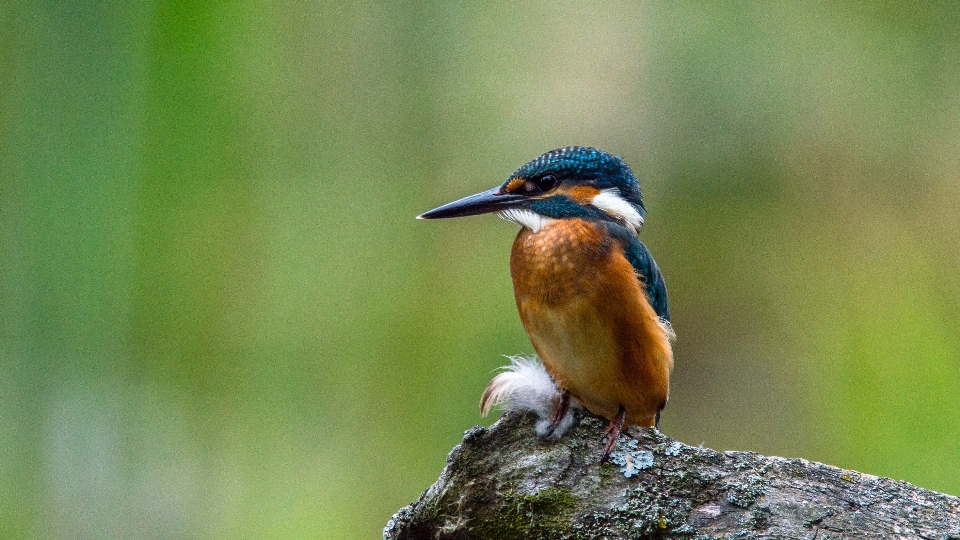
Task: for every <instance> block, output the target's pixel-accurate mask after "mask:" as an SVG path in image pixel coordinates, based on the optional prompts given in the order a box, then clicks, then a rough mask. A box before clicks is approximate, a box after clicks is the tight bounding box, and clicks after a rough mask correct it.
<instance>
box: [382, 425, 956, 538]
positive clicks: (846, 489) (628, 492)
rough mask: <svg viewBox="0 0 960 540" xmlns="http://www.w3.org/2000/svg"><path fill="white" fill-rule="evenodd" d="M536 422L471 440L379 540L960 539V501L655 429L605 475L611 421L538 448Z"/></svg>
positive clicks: (633, 433)
mask: <svg viewBox="0 0 960 540" xmlns="http://www.w3.org/2000/svg"><path fill="white" fill-rule="evenodd" d="M534 420H535V419H534V417H532V416H531V415H525V414H520V413H509V414H506V415H504V416H503V418H501V419H500V420H499V421H498V422H497V423H496V424H494V425H493V426H491V427H490V428H489V429H484V428H481V427H475V428H473V429H471V430H469V431H467V432H466V433H465V434H464V437H463V442H462V443H461V444H460V445H458V446H456V447H455V448H454V449H453V451H451V452H450V455H449V456H448V458H447V466H446V468H445V469H444V471H443V473H442V474H441V475H440V479H439V480H437V482H436V483H435V484H434V485H433V486H431V487H430V488H429V489H427V491H425V492H424V493H423V495H421V496H420V498H419V499H418V500H417V501H416V502H414V503H413V504H411V505H410V506H407V507H406V508H403V509H401V510H400V511H399V512H398V513H397V514H396V515H394V516H393V518H392V519H391V520H390V522H389V523H388V524H387V527H386V528H385V529H384V538H385V539H388V540H405V539H473V538H477V539H480V538H484V539H513V538H517V539H520V538H523V539H546V538H551V539H552V538H569V539H581V538H583V539H586V538H610V539H614V538H654V537H655V538H817V539H825V538H923V539H934V538H936V539H955V540H960V498H957V497H952V496H949V495H944V494H940V493H936V492H932V491H928V490H924V489H920V488H918V487H916V486H913V485H910V484H908V483H906V482H895V481H893V480H890V479H887V478H878V477H876V476H871V475H867V474H862V473H858V472H854V471H846V470H843V469H838V468H836V467H831V466H828V465H823V464H820V463H812V462H809V461H806V460H803V459H784V458H779V457H764V456H760V455H757V454H755V453H753V452H723V453H720V452H716V451H714V450H709V449H706V448H697V447H691V446H687V445H684V444H682V443H679V442H676V441H674V440H673V439H670V438H669V437H666V436H664V435H662V434H661V433H659V432H657V431H654V430H646V429H630V430H628V431H627V433H626V434H625V438H623V439H621V441H620V445H619V446H618V449H617V454H616V456H617V457H619V459H618V460H617V461H619V462H620V464H619V465H618V464H615V463H612V462H608V463H606V464H603V465H601V464H600V452H601V449H602V444H601V437H602V433H603V430H604V428H605V427H606V422H605V421H604V420H602V419H599V418H596V417H593V416H591V415H583V416H581V418H579V420H578V422H577V424H576V426H575V427H574V428H572V429H571V430H570V432H568V433H567V434H566V435H564V437H563V438H561V439H560V440H545V439H542V438H539V437H537V436H536V435H535V434H534V431H533V424H534ZM631 438H632V439H631ZM632 441H636V442H632ZM651 457H652V463H651V459H650V458H651Z"/></svg>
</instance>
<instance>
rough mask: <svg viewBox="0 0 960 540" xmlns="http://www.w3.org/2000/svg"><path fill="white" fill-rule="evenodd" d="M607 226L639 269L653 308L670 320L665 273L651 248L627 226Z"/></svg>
mask: <svg viewBox="0 0 960 540" xmlns="http://www.w3.org/2000/svg"><path fill="white" fill-rule="evenodd" d="M607 228H608V229H609V230H610V232H611V233H612V234H613V236H614V237H615V238H616V239H617V240H618V241H619V242H620V245H621V246H622V247H623V252H624V255H626V257H627V260H628V261H630V264H631V265H633V268H634V269H635V270H636V271H637V274H638V275H639V277H640V282H641V283H642V284H643V288H644V289H645V290H646V291H647V296H648V297H649V298H650V305H652V306H653V310H654V311H656V312H657V315H658V316H659V317H660V318H661V319H663V320H665V321H669V320H670V306H669V304H668V303H667V284H666V283H664V281H663V274H661V273H660V267H659V266H657V262H656V261H654V260H653V255H652V254H650V250H649V249H647V246H645V245H643V242H641V241H640V240H638V239H637V237H636V236H634V235H633V234H632V233H631V231H629V230H628V229H627V228H626V227H623V226H622V225H619V224H608V225H607Z"/></svg>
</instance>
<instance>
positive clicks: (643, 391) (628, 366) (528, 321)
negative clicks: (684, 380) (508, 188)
mask: <svg viewBox="0 0 960 540" xmlns="http://www.w3.org/2000/svg"><path fill="white" fill-rule="evenodd" d="M510 273H511V275H512V276H513V288H514V294H515V295H516V299H517V308H518V309H519V311H520V319H521V321H522V322H523V326H524V328H525V329H526V331H527V334H528V335H529V336H530V341H531V342H532V343H533V347H534V349H536V351H537V354H539V355H540V358H541V359H542V360H543V363H544V365H546V367H547V369H548V370H549V371H550V373H551V374H552V375H553V377H554V379H555V380H556V381H557V383H558V384H559V385H560V386H561V387H562V388H565V389H567V390H569V391H570V393H571V394H572V395H573V396H574V397H576V398H577V399H578V400H579V401H580V402H581V403H583V405H584V406H585V407H586V408H587V409H588V410H589V411H591V412H593V413H595V414H599V415H602V416H605V417H607V418H613V417H614V416H615V415H616V414H617V412H618V410H619V407H620V406H621V405H622V406H623V407H624V409H625V410H626V412H627V414H626V423H627V424H631V425H641V426H652V425H653V423H654V416H655V415H656V413H657V411H658V410H659V408H660V406H661V405H662V404H663V403H664V402H665V401H666V399H667V396H668V393H669V386H670V382H669V381H670V370H671V368H672V367H673V353H672V351H671V348H670V342H669V339H668V336H667V332H666V329H665V328H664V327H663V325H662V324H661V323H660V321H659V319H658V318H657V315H656V312H655V311H654V310H653V308H652V307H651V306H650V303H649V301H648V300H647V297H646V295H645V294H644V291H643V289H642V285H641V283H640V281H639V280H638V279H637V276H636V274H635V272H634V269H633V266H632V265H631V264H630V262H629V261H627V259H626V257H625V256H624V254H623V250H622V248H621V247H620V245H619V244H618V243H617V242H616V241H615V240H614V239H612V238H610V237H609V236H608V235H607V234H606V230H605V229H604V228H603V226H602V225H599V224H596V223H593V222H589V221H585V220H579V219H565V220H556V221H553V222H551V223H549V224H548V225H546V226H545V227H544V228H542V229H541V230H540V231H539V232H537V233H534V232H532V231H531V230H530V229H526V228H524V229H522V230H521V231H520V233H519V234H518V235H517V238H516V240H515V241H514V244H513V251H512V253H511V256H510Z"/></svg>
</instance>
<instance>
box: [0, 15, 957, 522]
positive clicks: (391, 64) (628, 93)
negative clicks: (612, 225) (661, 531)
mask: <svg viewBox="0 0 960 540" xmlns="http://www.w3.org/2000/svg"><path fill="white" fill-rule="evenodd" d="M958 22H960V8H958V7H957V4H955V3H952V2H941V3H912V2H884V3H876V4H870V5H857V6H854V5H841V4H833V3H823V4H820V5H812V4H804V5H803V6H800V5H799V4H776V5H774V4H770V3H723V4H715V3H714V4H701V3H696V2H691V3H682V2H660V3H644V4H641V5H637V4H636V3H634V2H620V3H611V4H604V5H603V7H599V6H597V5H595V4H592V3H588V2H581V3H570V4H562V5H558V4H553V3H550V4H529V3H507V2H503V3H497V4H495V5H494V4H489V3H467V2H419V3H410V2H408V3H375V2H349V3H342V2H338V3H334V2H317V3H307V2H291V1H282V2H265V1H254V0H248V1H244V2H222V1H221V2H209V3H193V2H183V1H177V2H170V1H163V0H160V1H157V2H143V1H132V2H119V1H116V0H103V1H99V2H76V1H68V2H59V3H53V2H37V1H30V0H12V2H8V3H6V4H4V5H3V6H0V253H2V257H0V318H2V326H0V373H2V377H0V537H4V538H74V537H83V538H126V537H139V538H184V537H196V538H300V537H302V538H308V537H310V538H315V537H318V536H319V537H321V538H369V537H374V536H376V535H378V534H379V530H380V528H381V527H382V526H383V524H384V523H385V522H386V521H387V519H389V517H390V515H391V514H392V513H393V512H394V511H395V510H396V509H398V508H399V507H401V506H403V505H404V504H407V503H408V502H409V501H411V500H413V499H414V498H416V497H417V495H418V494H419V493H420V492H421V491H422V490H423V489H424V488H426V487H427V486H428V485H429V484H430V483H431V482H432V481H433V480H434V479H435V478H436V477H437V475H438V474H439V472H440V470H441V468H442V467H443V464H444V458H445V455H446V452H447V451H448V450H449V449H450V448H451V446H452V445H454V444H455V443H456V442H457V441H458V440H459V438H460V436H461V433H462V431H463V430H465V429H467V428H469V427H470V426H472V425H473V424H475V423H476V422H478V421H479V419H478V417H477V399H478V397H479V395H480V392H481V391H482V389H483V387H484V385H485V383H486V382H487V380H489V378H490V377H491V373H492V370H493V369H494V368H496V367H497V366H499V365H501V364H503V363H504V362H505V360H504V359H503V358H502V357H500V356H499V355H501V354H512V353H518V352H529V351H530V345H529V343H528V342H527V340H526V336H525V335H524V334H523V331H522V329H521V327H520V324H519V320H518V318H517V315H516V313H515V307H514V304H513V296H512V292H511V288H510V278H509V274H508V269H507V259H508V253H509V248H510V244H511V242H512V237H513V234H514V229H515V227H514V226H512V225H510V224H507V223H504V222H500V221H498V220H496V219H495V218H493V217H490V216H486V217H478V218H469V219H463V220H457V221H449V222H429V223H424V222H416V221H415V220H414V219H413V217H414V216H415V215H416V214H418V213H420V212H422V211H424V210H426V209H429V208H431V207H432V206H435V205H438V204H440V203H443V202H447V201H449V200H453V199H455V198H458V197H461V196H463V195H467V194H470V193H474V192H476V191H480V190H483V189H487V188H489V187H491V186H493V185H495V184H498V183H500V182H502V181H503V179H504V178H505V177H506V176H507V175H508V174H509V173H510V172H512V171H513V170H514V169H515V168H516V167H517V166H519V165H521V164H522V163H524V162H525V161H527V160H528V159H531V158H533V157H536V156H537V155H539V154H540V153H542V152H544V151H546V150H550V149H552V148H556V147H560V146H566V145H569V144H587V145H594V146H598V147H601V148H604V149H606V150H608V151H610V152H613V153H616V154H619V155H622V156H624V158H625V159H626V160H627V162H628V163H630V164H631V165H632V166H633V167H634V169H635V171H636V172H637V174H638V176H639V177H640V179H641V185H642V187H643V189H644V195H645V201H646V202H647V207H648V209H649V210H650V215H649V216H648V221H647V226H646V227H645V229H644V231H643V233H642V235H641V238H642V239H643V240H644V241H645V242H646V243H647V245H648V246H649V247H650V248H651V250H652V251H653V253H654V254H655V256H656V257H657V260H658V262H659V263H660V265H661V267H662V268H663V271H664V274H665V275H666V278H667V283H668V285H669V287H670V293H671V307H672V312H673V314H674V317H675V319H674V324H675V328H676V330H677V334H678V336H679V339H678V341H677V344H676V370H675V377H674V384H673V394H672V399H671V402H670V405H669V407H668V408H667V410H666V412H665V415H664V423H663V425H664V429H665V431H666V432H667V433H668V434H670V435H672V436H674V437H677V438H678V439H680V440H683V441H685V442H688V443H692V444H699V443H701V442H702V443H704V444H705V445H708V446H711V447H715V448H720V449H733V448H736V449H749V450H756V451H759V452H764V453H774V454H781V455H787V456H802V457H805V458H808V459H814V460H820V461H825V462H828V463H831V464H834V465H838V466H843V467H850V468H855V469H858V470H861V471H864V472H869V473H873V474H877V475H883V476H892V477H894V478H898V479H905V480H908V481H910V482H913V483H916V484H918V485H920V486H923V487H928V488H933V489H937V490H942V491H947V492H952V493H960V414H958V411H960V392H958V387H960V384H958V383H960V328H958V326H960V325H958V323H957V321H960V274H958V272H957V269H958V267H960V220H958V219H957V215H958V211H960V173H958V171H960V91H958V88H960V64H958V63H957V60H956V59H957V58H960V24H958ZM486 421H487V422H490V421H492V419H487V420H486Z"/></svg>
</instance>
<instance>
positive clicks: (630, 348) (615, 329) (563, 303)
mask: <svg viewBox="0 0 960 540" xmlns="http://www.w3.org/2000/svg"><path fill="white" fill-rule="evenodd" d="M494 212H495V213H497V214H498V215H499V216H500V217H501V218H503V219H505V220H508V221H512V222H514V223H516V224H518V225H520V231H519V232H518V233H517V236H516V239H515V240H514V242H513V248H512V251H511V254H510V275H511V277H512V278H513V291H514V296H515V298H516V303H517V309H518V310H519V312H520V320H521V322H522V323H523V327H524V329H525V330H526V332H527V335H528V336H529V338H530V342H531V343H532V345H533V348H534V350H536V352H537V355H538V356H539V357H540V359H541V360H542V362H543V366H544V367H546V370H547V371H548V372H549V374H550V376H551V378H552V379H553V382H554V384H555V385H556V392H557V395H556V398H555V399H554V401H553V404H552V407H553V409H552V414H551V416H550V420H549V426H550V429H549V430H548V432H549V431H552V430H553V428H556V427H557V426H558V425H560V423H561V421H562V420H563V419H564V418H565V417H566V416H567V413H568V411H569V408H570V403H571V399H575V400H576V402H578V403H580V404H581V405H582V406H583V407H585V408H586V409H587V410H588V411H590V412H591V413H593V414H596V415H599V416H602V417H604V418H607V419H608V420H610V424H609V427H608V428H607V430H606V432H605V433H604V435H605V437H606V444H605V446H604V451H603V455H602V458H601V462H602V461H605V460H606V459H607V458H608V457H609V455H610V453H611V452H612V451H613V449H614V448H615V447H616V445H617V441H618V440H619V437H620V433H621V431H622V429H623V428H624V427H626V426H629V425H636V426H644V427H656V428H657V429H659V427H660V412H661V411H662V410H663V408H664V406H665V405H666V403H667V398H668V397H669V393H670V372H671V370H672V369H673V350H672V347H671V341H672V340H673V337H674V334H673V330H672V327H671V325H670V308H669V306H668V303H667V288H666V285H665V283H664V280H663V275H662V274H661V273H660V268H659V267H658V266H657V263H656V262H655V261H654V259H653V256H652V255H651V253H650V251H649V250H648V249H647V247H646V246H645V245H644V244H643V243H642V242H640V240H639V239H638V238H637V235H638V233H639V232H640V228H641V226H642V225H643V221H644V217H645V216H646V209H645V208H644V205H643V199H642V197H641V195H640V182H639V181H638V180H637V177H636V176H635V175H634V173H633V171H631V170H630V167H629V166H627V164H626V163H625V162H624V160H623V159H622V158H620V157H618V156H614V155H611V154H608V153H607V152H604V151H602V150H599V149H596V148H589V147H583V146H570V147H566V148H560V149H557V150H552V151H550V152H547V153H545V154H543V155H542V156H540V157H538V158H536V159H534V160H533V161H530V162H529V163H527V164H525V165H523V166H522V167H520V168H519V169H517V170H516V172H514V173H513V174H511V175H510V176H509V177H508V178H507V180H506V181H505V182H504V183H503V184H502V185H500V186H497V187H494V188H493V189H490V190H488V191H484V192H482V193H478V194H476V195H471V196H469V197H465V198H463V199H459V200H457V201H454V202H451V203H448V204H445V205H443V206H440V207H438V208H435V209H433V210H430V211H428V212H425V213H423V214H421V215H420V216H418V219H437V218H452V217H462V216H472V215H477V214H485V213H494ZM495 381H496V379H495ZM491 386H493V383H491ZM493 391H495V390H492V388H491V387H488V389H487V391H486V392H485V393H484V397H483V398H482V400H481V407H482V408H483V407H484V403H485V402H487V401H489V399H490V395H491V392H493Z"/></svg>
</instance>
